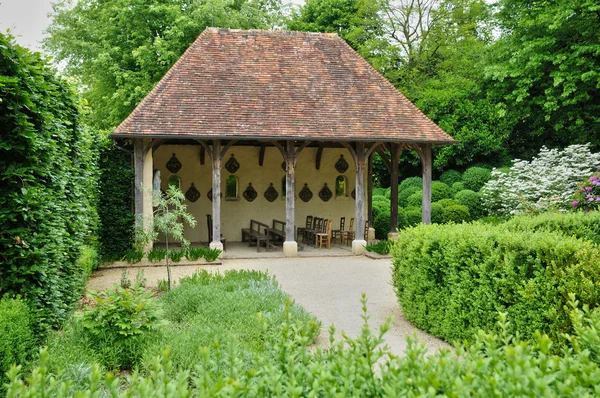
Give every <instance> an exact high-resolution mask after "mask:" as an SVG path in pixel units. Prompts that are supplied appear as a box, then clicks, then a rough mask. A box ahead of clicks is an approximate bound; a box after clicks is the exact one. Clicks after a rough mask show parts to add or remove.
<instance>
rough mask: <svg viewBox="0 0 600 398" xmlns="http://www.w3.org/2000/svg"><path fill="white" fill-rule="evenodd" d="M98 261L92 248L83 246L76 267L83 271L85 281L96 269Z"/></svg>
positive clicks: (96, 254) (96, 253)
mask: <svg viewBox="0 0 600 398" xmlns="http://www.w3.org/2000/svg"><path fill="white" fill-rule="evenodd" d="M98 261H99V260H98V252H97V251H96V249H95V248H94V247H92V246H84V247H83V248H82V249H81V252H80V254H79V258H78V259H77V265H78V266H79V267H81V269H83V272H84V275H85V277H86V279H87V278H89V277H90V275H92V272H94V271H95V270H96V268H98Z"/></svg>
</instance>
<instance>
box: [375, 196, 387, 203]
mask: <svg viewBox="0 0 600 398" xmlns="http://www.w3.org/2000/svg"><path fill="white" fill-rule="evenodd" d="M372 200H373V203H375V202H384V203H388V202H389V201H390V200H389V199H388V198H386V197H385V196H383V195H374V196H373V199H372Z"/></svg>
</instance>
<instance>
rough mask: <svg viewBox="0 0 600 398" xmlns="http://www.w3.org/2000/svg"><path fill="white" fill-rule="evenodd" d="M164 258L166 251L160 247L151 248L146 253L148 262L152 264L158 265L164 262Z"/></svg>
mask: <svg viewBox="0 0 600 398" xmlns="http://www.w3.org/2000/svg"><path fill="white" fill-rule="evenodd" d="M166 256H167V250H166V249H163V248H162V247H153V248H152V249H151V250H150V251H149V252H148V260H149V261H150V262H152V263H158V262H161V261H164V259H165V257H166Z"/></svg>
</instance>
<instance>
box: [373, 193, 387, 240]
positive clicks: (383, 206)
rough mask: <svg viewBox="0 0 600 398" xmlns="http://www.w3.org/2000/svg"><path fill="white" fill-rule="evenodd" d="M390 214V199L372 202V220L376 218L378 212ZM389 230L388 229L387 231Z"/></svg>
mask: <svg viewBox="0 0 600 398" xmlns="http://www.w3.org/2000/svg"><path fill="white" fill-rule="evenodd" d="M385 213H387V214H390V201H389V200H386V201H385V202H375V201H374V202H373V220H375V219H376V218H377V216H379V215H380V214H385ZM388 232H389V231H388Z"/></svg>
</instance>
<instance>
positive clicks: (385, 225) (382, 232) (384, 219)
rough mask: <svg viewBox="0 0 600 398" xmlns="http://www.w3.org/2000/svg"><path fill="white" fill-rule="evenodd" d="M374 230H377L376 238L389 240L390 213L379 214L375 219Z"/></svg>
mask: <svg viewBox="0 0 600 398" xmlns="http://www.w3.org/2000/svg"><path fill="white" fill-rule="evenodd" d="M373 228H374V229H375V238H377V239H387V235H388V233H389V232H390V212H389V211H386V212H382V213H379V214H378V215H377V217H375V221H374V222H373Z"/></svg>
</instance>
